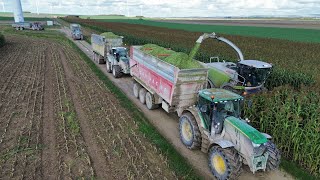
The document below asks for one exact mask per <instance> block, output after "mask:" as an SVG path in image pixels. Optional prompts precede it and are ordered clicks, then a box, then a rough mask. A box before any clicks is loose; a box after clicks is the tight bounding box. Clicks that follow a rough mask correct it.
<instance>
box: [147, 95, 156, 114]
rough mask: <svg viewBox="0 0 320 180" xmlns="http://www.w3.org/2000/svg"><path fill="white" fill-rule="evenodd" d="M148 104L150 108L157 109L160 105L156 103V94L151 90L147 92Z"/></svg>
mask: <svg viewBox="0 0 320 180" xmlns="http://www.w3.org/2000/svg"><path fill="white" fill-rule="evenodd" d="M146 106H147V108H148V109H149V110H152V109H156V108H158V107H159V105H158V104H155V99H154V96H153V95H152V94H151V93H150V92H147V94H146Z"/></svg>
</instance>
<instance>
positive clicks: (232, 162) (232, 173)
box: [209, 146, 242, 180]
mask: <svg viewBox="0 0 320 180" xmlns="http://www.w3.org/2000/svg"><path fill="white" fill-rule="evenodd" d="M209 168H210V170H211V173H212V174H213V175H214V176H215V177H216V179H218V180H225V179H237V178H238V177H239V175H240V174H241V171H242V162H241V159H240V155H239V154H238V152H237V151H236V150H235V149H234V148H233V147H231V148H225V149H222V148H221V147H219V146H213V147H212V148H211V149H210V151H209Z"/></svg>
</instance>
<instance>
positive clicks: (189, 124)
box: [179, 112, 201, 149]
mask: <svg viewBox="0 0 320 180" xmlns="http://www.w3.org/2000/svg"><path fill="white" fill-rule="evenodd" d="M179 133H180V140H181V142H182V143H183V144H184V145H185V146H186V147H187V148H188V149H200V147H201V134H200V130H199V127H198V123H197V121H196V119H195V118H194V116H193V115H192V114H191V113H190V112H186V113H183V114H182V115H181V116H180V119H179Z"/></svg>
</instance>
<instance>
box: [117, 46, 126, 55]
mask: <svg viewBox="0 0 320 180" xmlns="http://www.w3.org/2000/svg"><path fill="white" fill-rule="evenodd" d="M117 53H119V56H120V57H127V49H125V48H121V49H117Z"/></svg>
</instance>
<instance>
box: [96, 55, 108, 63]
mask: <svg viewBox="0 0 320 180" xmlns="http://www.w3.org/2000/svg"><path fill="white" fill-rule="evenodd" d="M97 59H98V64H104V63H106V62H105V60H104V59H101V55H100V54H97Z"/></svg>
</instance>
